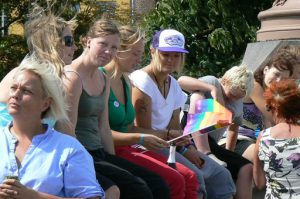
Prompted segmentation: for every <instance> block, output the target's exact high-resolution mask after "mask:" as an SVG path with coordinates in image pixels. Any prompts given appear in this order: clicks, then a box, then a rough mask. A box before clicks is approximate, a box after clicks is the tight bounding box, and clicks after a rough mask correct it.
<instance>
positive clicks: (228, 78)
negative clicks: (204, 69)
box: [221, 65, 254, 95]
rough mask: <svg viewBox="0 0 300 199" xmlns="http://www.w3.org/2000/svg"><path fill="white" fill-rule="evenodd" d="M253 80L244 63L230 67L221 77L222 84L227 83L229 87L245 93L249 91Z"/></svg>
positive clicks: (247, 93)
mask: <svg viewBox="0 0 300 199" xmlns="http://www.w3.org/2000/svg"><path fill="white" fill-rule="evenodd" d="M253 81H254V79H253V73H252V72H251V71H250V70H249V69H248V68H247V66H244V65H242V66H234V67H232V68H230V69H229V70H227V71H226V72H225V74H224V75H223V76H222V78H221V83H222V84H227V85H229V87H230V88H231V89H240V90H241V91H242V92H244V93H245V94H246V95H249V93H251V91H252V88H253Z"/></svg>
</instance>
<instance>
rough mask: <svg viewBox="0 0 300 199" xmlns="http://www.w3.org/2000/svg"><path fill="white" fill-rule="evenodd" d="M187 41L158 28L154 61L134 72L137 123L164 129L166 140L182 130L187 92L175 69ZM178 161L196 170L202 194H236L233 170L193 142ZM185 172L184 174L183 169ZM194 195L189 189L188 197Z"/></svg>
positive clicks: (165, 152) (163, 151)
mask: <svg viewBox="0 0 300 199" xmlns="http://www.w3.org/2000/svg"><path fill="white" fill-rule="evenodd" d="M184 45H185V40H184V36H183V34H182V33H180V32H178V31H177V30H174V29H165V30H161V31H158V32H157V33H156V34H155V35H154V36H153V38H152V46H151V49H150V51H151V57H152V59H151V62H150V64H149V65H147V66H146V67H144V68H142V69H140V70H137V71H135V72H133V73H132V74H131V75H130V79H131V81H132V82H133V85H134V86H135V87H134V88H133V93H132V98H133V100H132V101H133V104H134V107H135V110H136V125H137V126H138V127H139V128H144V129H148V130H152V131H153V130H155V131H156V132H160V133H161V136H162V137H163V138H164V139H165V140H168V139H171V138H172V137H176V136H180V135H181V132H182V130H181V126H180V122H179V111H180V107H182V106H183V104H184V103H185V101H186V95H185V94H184V93H183V91H182V90H181V88H180V86H179V84H178V82H177V81H176V79H175V78H174V77H173V76H172V75H171V73H173V72H175V71H176V72H180V70H181V69H182V67H183V65H184V60H185V53H187V52H188V51H187V50H186V49H185V47H184ZM166 134H167V136H165V135H166ZM168 135H172V136H168ZM159 154H160V155H163V156H164V157H165V158H166V157H168V154H169V150H167V149H161V150H159ZM176 161H177V162H178V163H180V164H182V165H184V166H185V168H188V169H189V170H192V171H193V172H194V173H195V174H196V176H197V180H198V182H199V183H200V186H199V188H198V190H197V191H198V197H204V198H211V199H214V198H224V199H228V198H230V197H231V196H232V195H233V194H234V192H235V186H234V183H233V181H232V179H231V178H230V173H229V172H228V171H227V170H226V169H225V168H223V167H222V166H220V165H218V164H217V163H215V162H214V161H212V160H211V159H209V158H208V157H207V156H205V155H204V154H201V153H199V152H198V151H197V150H196V149H195V147H194V146H193V145H192V143H189V144H188V145H187V146H186V147H180V149H179V150H178V152H176ZM204 162H205V163H204ZM179 172H182V171H180V170H179ZM181 174H182V175H184V173H183V172H182V173H181ZM216 183H217V184H216ZM186 185H188V183H187V184H186ZM189 194H190V195H189ZM192 197H193V195H192V194H191V193H188V190H187V191H186V198H192Z"/></svg>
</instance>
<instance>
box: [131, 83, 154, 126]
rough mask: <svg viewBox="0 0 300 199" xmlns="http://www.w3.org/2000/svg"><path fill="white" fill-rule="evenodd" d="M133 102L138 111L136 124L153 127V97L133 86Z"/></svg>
mask: <svg viewBox="0 0 300 199" xmlns="http://www.w3.org/2000/svg"><path fill="white" fill-rule="evenodd" d="M132 103H133V106H134V108H135V111H136V118H135V124H136V126H138V127H142V128H145V129H151V125H152V120H151V114H152V113H151V112H152V111H151V110H152V105H151V97H149V96H148V95H146V94H145V93H143V92H142V91H141V90H139V89H138V88H136V87H133V88H132Z"/></svg>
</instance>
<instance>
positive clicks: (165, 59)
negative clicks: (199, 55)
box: [158, 51, 182, 74]
mask: <svg viewBox="0 0 300 199" xmlns="http://www.w3.org/2000/svg"><path fill="white" fill-rule="evenodd" d="M158 54H159V59H160V62H161V70H162V71H161V72H165V73H168V74H169V73H172V72H174V71H176V69H177V68H178V66H179V64H180V63H181V57H182V56H181V53H179V52H162V51H160V52H159V53H158Z"/></svg>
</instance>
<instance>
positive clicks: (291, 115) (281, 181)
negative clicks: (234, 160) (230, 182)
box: [253, 79, 300, 199]
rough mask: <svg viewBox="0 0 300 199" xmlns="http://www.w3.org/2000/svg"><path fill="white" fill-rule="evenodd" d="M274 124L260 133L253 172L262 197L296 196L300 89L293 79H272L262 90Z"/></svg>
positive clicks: (298, 187)
mask: <svg viewBox="0 0 300 199" xmlns="http://www.w3.org/2000/svg"><path fill="white" fill-rule="evenodd" d="M264 98H265V100H266V108H267V110H268V111H270V112H271V113H272V115H273V119H274V122H275V126H273V127H271V128H268V129H265V130H264V131H263V132H261V133H260V135H259V137H258V139H257V142H256V146H255V156H254V169H253V176H254V181H255V183H256V186H257V187H258V188H264V187H265V186H266V187H267V189H266V196H265V198H291V199H293V198H297V195H299V193H300V176H299V174H300V172H299V168H300V148H299V144H300V125H299V119H300V89H299V87H298V85H297V83H296V82H295V81H294V80H291V79H289V80H282V81H280V82H276V83H275V82H273V83H272V84H271V85H270V86H269V88H267V89H266V91H265V92H264Z"/></svg>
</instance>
